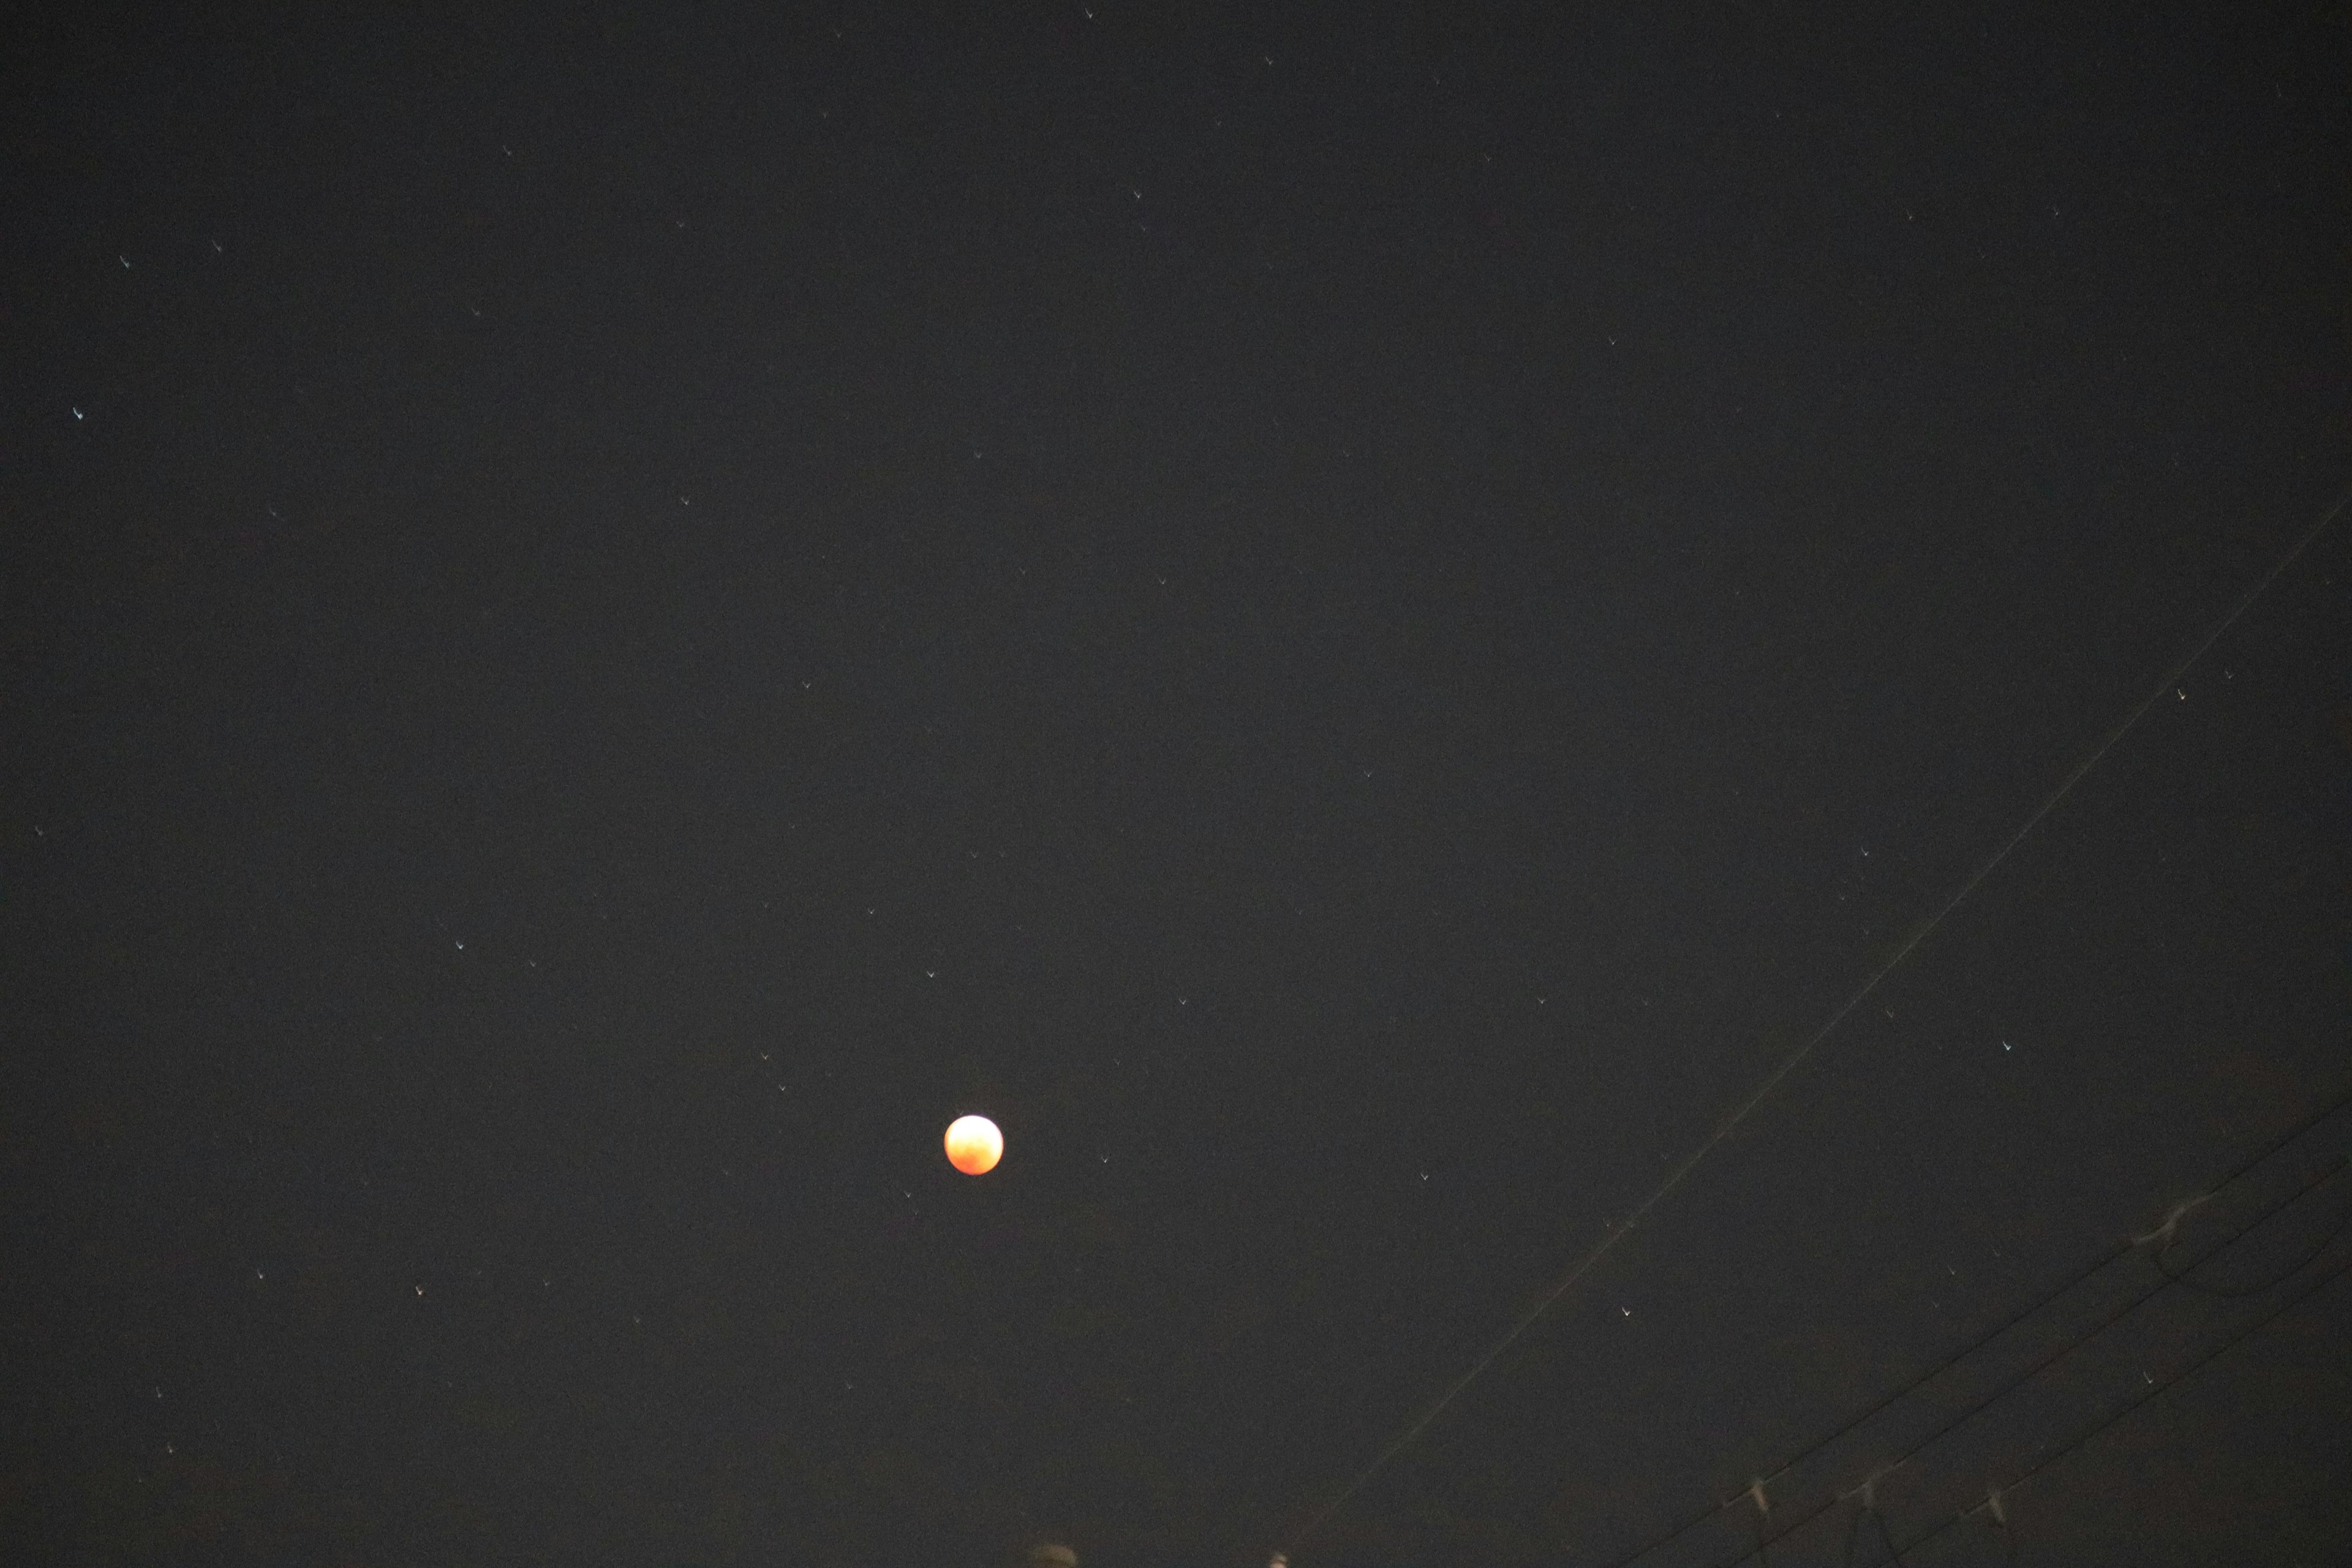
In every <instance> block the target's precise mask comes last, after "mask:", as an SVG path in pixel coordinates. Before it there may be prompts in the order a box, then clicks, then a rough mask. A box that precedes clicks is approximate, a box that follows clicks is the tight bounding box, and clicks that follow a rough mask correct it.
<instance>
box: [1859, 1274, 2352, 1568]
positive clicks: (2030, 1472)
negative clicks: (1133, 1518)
mask: <svg viewBox="0 0 2352 1568" xmlns="http://www.w3.org/2000/svg"><path fill="white" fill-rule="evenodd" d="M2347 1274H2352V1258H2346V1259H2345V1260H2344V1261H2343V1262H2341V1263H2338V1264H2337V1265H2336V1267H2335V1268H2330V1269H2327V1270H2326V1271H2324V1272H2322V1273H2319V1274H2315V1275H2313V1276H2312V1277H2311V1278H2310V1279H2307V1280H2305V1282H2304V1284H2303V1286H2302V1288H2301V1289H2297V1290H2296V1291H2295V1292H2294V1294H2293V1295H2291V1296H2289V1297H2288V1298H2287V1299H2286V1300H2284V1301H2282V1302H2280V1303H2279V1304H2278V1305H2277V1306H2275V1307H2273V1308H2272V1309H2271V1310H2269V1311H2267V1312H2265V1313H2263V1315H2262V1316H2261V1317H2259V1318H2256V1319H2255V1320H2254V1321H2252V1322H2251V1323H2248V1324H2247V1325H2246V1326H2245V1327H2244V1328H2242V1329H2240V1330H2239V1331H2237V1332H2236V1333H2234V1334H2231V1336H2230V1337H2229V1338H2228V1339H2225V1340H2223V1341H2221V1342H2220V1343H2219V1344H2217V1345H2215V1346H2214V1347H2213V1348H2212V1349H2211V1350H2209V1351H2207V1352H2205V1353H2204V1354H2203V1355H2200V1356H2199V1357H2198V1358H2197V1359H2196V1360H2195V1361H2192V1362H2190V1363H2189V1364H2188V1365H2187V1366H2184V1367H2182V1368H2181V1369H2180V1370H2179V1372H2177V1373H2173V1374H2172V1375H2171V1376H2170V1377H2168V1378H2166V1379H2165V1380H2164V1381H2163V1382H2162V1383H2159V1384H2156V1385H2155V1386H2154V1387H2152V1388H2149V1389H2147V1390H2145V1391H2143V1392H2141V1393H2139V1394H2135V1395H2134V1396H2133V1397H2132V1398H2131V1399H2130V1400H2129V1401H2128V1402H2126V1404H2124V1405H2121V1406H2119V1407H2118V1408H2117V1409H2116V1410H2115V1411H2114V1412H2113V1413H2112V1414H2110V1415H2106V1416H2105V1417H2104V1418H2103V1419H2101V1420H2100V1421H2098V1422H2097V1423H2095V1425H2093V1426H2089V1427H2087V1428H2085V1429H2084V1431H2082V1432H2081V1433H2078V1434H2077V1435H2076V1436H2074V1438H2073V1440H2071V1441H2070V1442H2068V1443H2067V1444H2066V1445H2065V1446H2064V1447H2059V1448H2053V1449H2052V1450H2051V1451H2050V1452H2049V1453H2047V1454H2045V1455H2043V1456H2042V1458H2039V1459H2037V1460H2035V1461H2034V1462H2033V1463H2032V1465H2031V1466H2029V1467H2027V1468H2025V1469H2022V1470H2020V1471H2019V1472H2018V1473H2017V1474H2016V1475H2014V1476H2011V1478H2010V1479H2009V1482H2008V1484H2007V1485H2005V1486H2001V1487H1996V1488H1995V1489H1993V1490H1991V1491H1990V1492H1989V1493H1987V1494H1986V1497H1985V1500H1984V1501H1983V1502H1980V1503H1977V1504H1974V1505H1972V1506H1970V1507H1969V1508H1967V1509H1964V1510H1961V1511H1960V1512H1958V1513H1956V1514H1954V1515H1952V1517H1951V1518H1949V1519H1947V1520H1946V1521H1944V1522H1943V1523H1941V1524H1939V1525H1937V1526H1936V1527H1935V1528H1934V1529H1932V1530H1930V1531H1927V1532H1926V1533H1924V1534H1921V1535H1919V1536H1916V1537H1915V1538H1913V1539H1912V1540H1910V1541H1907V1542H1904V1545H1903V1550H1904V1551H1906V1552H1916V1551H1917V1550H1918V1549H1919V1548H1920V1547H1922V1546H1925V1545H1927V1542H1930V1541H1933V1540H1935V1539H1936V1537H1937V1536H1939V1535H1941V1534H1943V1533H1944V1531H1948V1530H1949V1529H1951V1528H1952V1526H1954V1525H1956V1524H1958V1523H1959V1522H1961V1521H1963V1520H1966V1519H1969V1518H1971V1517H1972V1516H1974V1515H1975V1514H1977V1513H1979V1512H1981V1511H1983V1510H1985V1509H1986V1508H1988V1507H1990V1506H1991V1505H1992V1504H1993V1503H1995V1502H1996V1501H1997V1500H2000V1499H2001V1498H2004V1497H2005V1496H2006V1495H2007V1494H2008V1493H2010V1492H2012V1491H2015V1490H2016V1489H2018V1488H2019V1487H2021V1486H2023V1485H2024V1484H2025V1483H2026V1482H2028V1481H2030V1480H2032V1479H2033V1478H2034V1477H2036V1476H2038V1475H2040V1474H2041V1473H2042V1471H2044V1470H2046V1469H2048V1468H2050V1467H2051V1466H2053V1465H2054V1464H2056V1463H2057V1462H2058V1461H2059V1460H2061V1459H2063V1458H2065V1457H2066V1456H2067V1455H2069V1454H2071V1453H2073V1452H2074V1450H2076V1449H2077V1448H2080V1447H2083V1445H2084V1444H2085V1443H2088V1442H2089V1441H2090V1440H2091V1439H2092V1438H2094V1437H2096V1436H2098V1435H2099V1434H2100V1433H2102V1432H2104V1431H2105V1430H2106V1429H2107V1428H2108V1427H2110V1426H2114V1425H2115V1424H2116V1422H2118V1421H2121V1420H2122V1419H2123V1418H2124V1417H2125V1416H2126V1415H2130V1414H2132V1412H2134V1411H2136V1410H2137V1409H2139V1408H2140V1406H2142V1405H2146V1404H2147V1403H2148V1402H2149V1401H2150V1400H2152V1399H2155V1398H2156V1397H2157V1396H2158V1395H2159V1394H2163V1393H2164V1392H2165V1391H2166V1390H2168V1389H2170V1388H2175V1387H2178V1386H2179V1384H2183V1383H2186V1382H2187V1381H2188V1380H2189V1378H2191V1377H2194V1376H2196V1375H2197V1373H2200V1372H2201V1371H2203V1370H2204V1369H2205V1368H2206V1367H2208V1366H2210V1365H2211V1364H2212V1363H2213V1362H2215V1361H2216V1360H2218V1359H2220V1358H2221V1356H2222V1355H2223V1354H2224V1353H2225V1352H2229V1351H2231V1350H2233V1349H2235V1348H2236V1347H2237V1346H2239V1345H2240V1344H2242V1343H2243V1342H2246V1341H2247V1340H2249V1339H2252V1337H2253V1336H2254V1335H2255V1334H2257V1333H2259V1332H2261V1331H2263V1329H2266V1328H2268V1327H2270V1325H2271V1324H2273V1323H2274V1322H2276V1321H2278V1320H2279V1319H2281V1318H2283V1317H2284V1316H2286V1314H2287V1313H2289V1312H2291V1311H2293V1310H2294V1309H2295V1308H2297V1307H2299V1306H2301V1305H2303V1303H2304V1302H2305V1301H2307V1300H2310V1299H2311V1298H2312V1297H2314V1296H2316V1295H2318V1294H2319V1293H2320V1292H2321V1291H2322V1290H2325V1289H2327V1288H2328V1287H2329V1286H2330V1285H2333V1284H2335V1283H2336V1281H2337V1280H2338V1279H2343V1278H2344V1276H2345V1275H2347ZM2002 1528H2003V1529H2004V1530H2007V1529H2009V1528H2011V1527H2010V1525H2009V1524H2008V1521H2007V1520H2006V1519H2005V1518H2003V1519H2002Z"/></svg>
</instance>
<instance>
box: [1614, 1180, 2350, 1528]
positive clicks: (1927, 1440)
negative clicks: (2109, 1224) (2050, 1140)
mask: <svg viewBox="0 0 2352 1568" xmlns="http://www.w3.org/2000/svg"><path fill="white" fill-rule="evenodd" d="M2347 1164H2352V1156H2346V1155H2338V1156H2337V1157H2336V1161H2335V1163H2332V1164H2330V1165H2329V1166H2328V1167H2327V1168H2326V1170H2324V1171H2322V1172H2319V1173H2317V1174H2315V1175H2313V1176H2310V1177H2307V1178H2305V1181H2304V1184H2302V1185H2301V1186H2300V1187H2298V1188H2296V1189H2295V1190H2294V1192H2293V1193H2290V1194H2287V1195H2286V1196H2285V1197H2284V1198H2282V1199H2280V1200H2279V1201H2278V1202H2276V1203H2274V1204H2273V1205H2270V1206H2269V1207H2268V1208H2266V1209H2263V1211H2262V1212H2261V1213H2260V1214H2258V1215H2255V1216H2254V1217H2253V1218H2252V1220H2250V1221H2249V1222H2247V1224H2245V1225H2244V1226H2241V1227H2240V1228H2239V1229H2238V1230H2237V1231H2236V1232H2235V1233H2233V1234H2231V1236H2228V1237H2224V1238H2223V1239H2222V1240H2221V1241H2220V1242H2218V1243H2216V1244H2215V1245H2214V1246H2212V1247H2209V1248H2207V1249H2206V1251H2205V1252H2204V1254H2203V1255H2202V1256H2200V1258H2198V1259H2197V1262H2196V1263H2195V1264H2191V1265H2190V1266H2189V1267H2191V1268H2195V1267H2197V1266H2198V1265H2199V1264H2202V1263H2204V1262H2205V1261H2206V1260H2207V1259H2208V1258H2213V1257H2215V1256H2216V1255H2218V1254H2220V1253H2221V1252H2224V1251H2226V1250H2228V1249H2229V1248H2230V1247H2234V1246H2236V1245H2237V1244H2238V1243H2239V1242H2240V1241H2242V1240H2243V1239H2245V1237H2248V1236H2251V1235H2252V1234H2253V1233H2254V1232H2255V1231H2257V1230H2259V1229H2261V1228H2262V1227H2263V1226H2264V1225H2267V1224H2268V1223H2270V1221H2271V1220H2273V1218H2275V1217H2276V1216H2278V1215H2281V1214H2283V1213H2284V1212H2285V1211H2286V1210H2287V1209H2289V1208H2292V1207H2293V1206H2294V1205H2295V1204H2296V1203H2298V1202H2300V1201H2301V1200H2302V1199H2303V1198H2304V1197H2305V1196H2306V1195H2308V1194H2311V1193H2314V1192H2315V1191H2317V1190H2318V1189H2319V1188H2320V1187H2321V1186H2323V1185H2325V1184H2326V1183H2328V1182H2331V1181H2334V1180H2335V1179H2336V1175H2337V1174H2338V1173H2341V1172H2342V1171H2343V1170H2344V1168H2345V1166H2346V1165H2347ZM2341 1229H2342V1227H2341V1226H2340V1225H2339V1226H2334V1227H2331V1228H2330V1230H2329V1232H2328V1234H2327V1237H2326V1241H2323V1243H2322V1246H2323V1247H2325V1245H2326V1242H2327V1241H2333V1240H2334V1239H2335V1238H2336V1236H2337V1235H2338V1234H2339V1233H2340V1231H2341ZM2143 1239H2153V1237H2144V1238H2143ZM2311 1256H2312V1257H2313V1258H2315V1257H2317V1256H2318V1254H2317V1253H2316V1252H2314V1253H2313V1254H2312V1255H2311ZM2309 1262H2310V1259H2309V1258H2306V1259H2305V1267H2308V1265H2309ZM2179 1282H2180V1281H2179V1279H2176V1278H2172V1277H2169V1276H2168V1277H2166V1278H2164V1279H2161V1280H2159V1281H2158V1283H2157V1284H2156V1285H2155V1286H2153V1287H2152V1288H2150V1289H2147V1290H2144V1291H2142V1292H2141V1293H2140V1294H2139V1295H2137V1296H2135V1297H2133V1298H2132V1299H2131V1300H2128V1301H2126V1302H2125V1303H2124V1304H2123V1305H2122V1306H2120V1307H2118V1308H2116V1310H2113V1311H2111V1312H2109V1313H2108V1314H2107V1315H2106V1316H2105V1317H2104V1318H2102V1319H2100V1320H2099V1321H2098V1322H2096V1323H2095V1324H2093V1325H2092V1327H2091V1329H2090V1330H2089V1331H2087V1332H2085V1333H2083V1334H2079V1335H2077V1336H2076V1337H2075V1338H2074V1339H2072V1340H2069V1341H2067V1342H2065V1343H2063V1344H2062V1345H2059V1346H2058V1347H2057V1348H2056V1349H2054V1350H2053V1351H2051V1352H2048V1353H2046V1354H2045V1355H2043V1356H2042V1358H2041V1359H2040V1360H2039V1361H2036V1362H2035V1363H2033V1364H2032V1366H2029V1367H2027V1368H2026V1369H2025V1370H2024V1371H2023V1372H2021V1373H2018V1374H2017V1375H2016V1376H2015V1377H2013V1378H2011V1379H2010V1381H2008V1382H2007V1383H2004V1384H2001V1385H2000V1387H1999V1388H1996V1389H1994V1390H1993V1391H1992V1392H1991V1393H1990V1394H1987V1395H1986V1396H1985V1397H1984V1398H1982V1399H1980V1400H1979V1401H1977V1403H1975V1404H1974V1405H1969V1407H1968V1408H1967V1409H1965V1410H1962V1411H1959V1412H1958V1413H1957V1414H1956V1415H1953V1416H1952V1417H1951V1418H1950V1419H1948V1420H1947V1421H1946V1422H1945V1423H1944V1424H1943V1425H1942V1426H1937V1428H1936V1429H1935V1430H1934V1431H1932V1432H1930V1433H1928V1434H1927V1436H1924V1437H1922V1438H1920V1439H1919V1440H1918V1441H1916V1442H1915V1443H1914V1444H1912V1445H1911V1447H1908V1448H1906V1449H1905V1450H1904V1451H1903V1452H1902V1453H1900V1454H1898V1455H1896V1456H1895V1458H1893V1459H1891V1460H1889V1461H1888V1462H1887V1463H1885V1464H1884V1465H1881V1466H1879V1467H1878V1468H1876V1469H1875V1470H1874V1471H1872V1472H1871V1476H1870V1479H1869V1480H1866V1481H1864V1483H1863V1486H1862V1487H1861V1488H1858V1489H1854V1490H1849V1491H1846V1492H1843V1493H1841V1494H1839V1495H1837V1496H1834V1497H1832V1498H1829V1499H1827V1500H1824V1501H1822V1502H1820V1503H1817V1504H1815V1505H1814V1506H1813V1507H1812V1508H1810V1509H1808V1510H1805V1512H1803V1513H1802V1514H1801V1515H1799V1516H1798V1518H1797V1519H1796V1520H1795V1521H1794V1522H1792V1523H1790V1524H1787V1525H1784V1526H1783V1527H1782V1528H1781V1529H1780V1531H1779V1533H1777V1534H1775V1535H1773V1536H1771V1537H1770V1538H1769V1540H1767V1541H1764V1542H1759V1546H1758V1547H1757V1548H1756V1549H1754V1550H1750V1551H1746V1552H1740V1553H1739V1554H1738V1556H1736V1557H1728V1558H1725V1559H1723V1560H1722V1561H1721V1562H1720V1563H1717V1565H1716V1568H1731V1565H1732V1564H1734V1563H1743V1562H1746V1561H1747V1560H1748V1558H1750V1557H1752V1556H1754V1555H1755V1554H1756V1552H1757V1551H1759V1550H1761V1548H1762V1547H1763V1546H1768V1545H1771V1544H1773V1543H1775V1542H1781V1541H1785V1540H1787V1539H1788V1538H1789V1537H1790V1536H1792V1535H1794V1534H1796V1533H1797V1532H1798V1531H1801V1530H1802V1529H1804V1528H1805V1526H1807V1525H1809V1524H1811V1523H1812V1522H1813V1521H1815V1520H1817V1519H1819V1518H1821V1517H1822V1515H1823V1514H1825V1513H1828V1512H1829V1511H1830V1510H1832V1509H1834V1508H1835V1507H1837V1505H1838V1504H1839V1503H1841V1502H1843V1501H1844V1500H1846V1499H1847V1498H1850V1497H1852V1496H1853V1495H1855V1490H1864V1491H1866V1490H1867V1489H1868V1488H1869V1487H1870V1486H1871V1485H1872V1484H1873V1483H1874V1482H1876V1481H1879V1480H1883V1479H1885V1478H1886V1477H1887V1476H1889V1475H1891V1474H1892V1473H1894V1472H1895V1470H1898V1469H1900V1468H1903V1467H1904V1466H1905V1465H1907V1464H1909V1463H1910V1462H1911V1461H1912V1460H1913V1459H1915V1458H1918V1457H1919V1456H1920V1455H1921V1454H1923V1453H1925V1452H1927V1450H1928V1449H1929V1448H1931V1447H1935V1446H1936V1445H1937V1444H1938V1443H1940V1442H1942V1441H1943V1440H1944V1439H1945V1438H1946V1437H1948V1436H1951V1435H1952V1434H1953V1433H1954V1432H1956V1431H1958V1430H1959V1428H1961V1427H1962V1426H1967V1425H1968V1424H1969V1422H1970V1421H1973V1420H1975V1419H1976V1418H1977V1417H1978V1416H1979V1415H1983V1414H1984V1413H1985V1412H1986V1411H1987V1410H1990V1409H1991V1408H1992V1407H1993V1406H1994V1405H1998V1404H1999V1403H2000V1401H2002V1400H2003V1399H2006V1398H2007V1397H2008V1396H2009V1395H2011V1394H2014V1393H2016V1392H2017V1390H2019V1389H2020V1388H2022V1387H2023V1386H2024V1385H2025V1384H2029V1383H2031V1382H2032V1381H2033V1380H2034V1379H2035V1378H2037V1377H2039V1376H2041V1375H2042V1373H2045V1372H2047V1371H2049V1370H2050V1369H2051V1368H2052V1367H2053V1366H2055V1365H2057V1364H2058V1363H2060V1362H2062V1361H2063V1360H2065V1359H2066V1358H2067V1357H2068V1356H2070V1355H2072V1354H2074V1352H2076V1351H2078V1350H2080V1349H2082V1348H2083V1347H2084V1345H2086V1344H2088V1343H2090V1342H2092V1341H2093V1340H2095V1339H2097V1338H2098V1337H2099V1336H2100V1335H2101V1334H2103V1333H2105V1332H2106V1331H2108V1330H2109V1329H2111V1328H2114V1327H2115V1326H2116V1324H2117V1323H2119V1322H2122V1321H2124V1320H2125V1319H2126V1318H2127V1317H2129V1316H2131V1314H2132V1313H2134V1312H2136V1311H2137V1310H2140V1309H2141V1308H2142V1307H2144V1306H2146V1305H2147V1303H2148V1302H2150V1301H2152V1300H2155V1299H2156V1298H2157V1297H2158V1296H2160V1295H2162V1294H2163V1293H2164V1292H2165V1291H2167V1290H2168V1289H2171V1288H2172V1287H2173V1286H2175V1285H2177V1284H2179ZM1758 1489H1760V1483H1759V1488H1758ZM1758 1489H1750V1491H1749V1492H1748V1494H1746V1495H1748V1496H1754V1495H1755V1494H1756V1491H1757V1490H1758ZM1710 1517H1712V1512H1711V1513H1710ZM1650 1550H1655V1548H1651V1549H1650ZM1627 1561H1628V1562H1631V1561H1632V1559H1630V1558H1629V1559H1627ZM1619 1568H1623V1565H1622V1564H1620V1565H1619Z"/></svg>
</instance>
